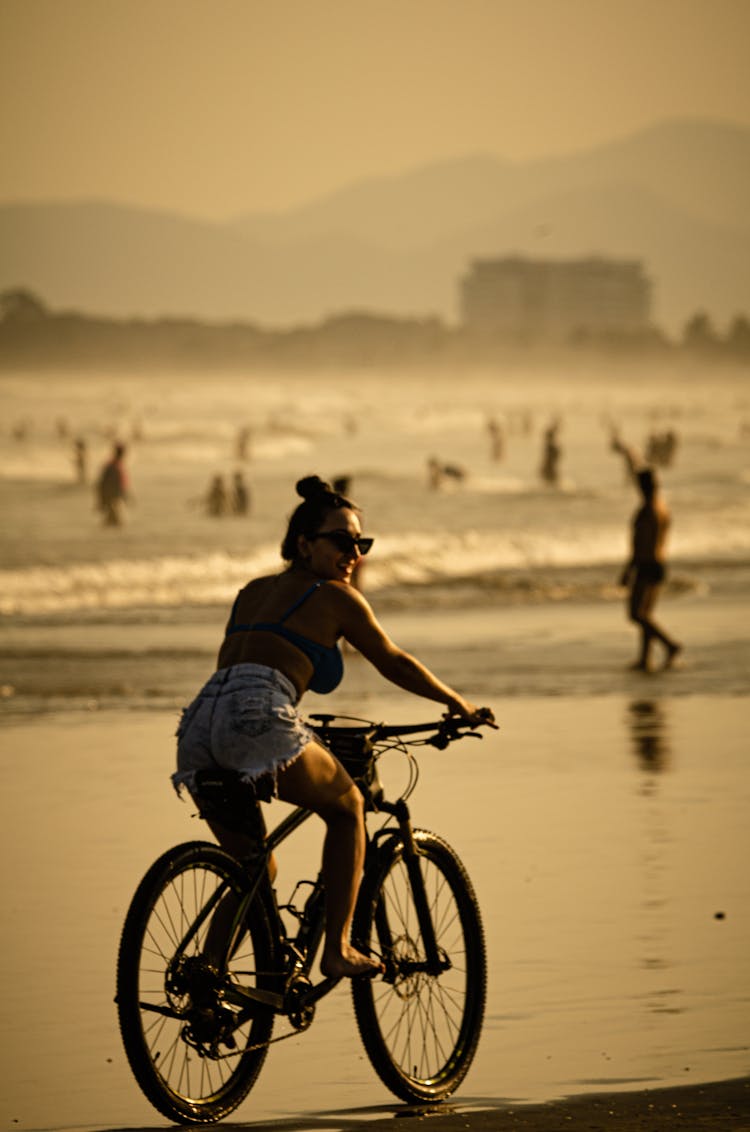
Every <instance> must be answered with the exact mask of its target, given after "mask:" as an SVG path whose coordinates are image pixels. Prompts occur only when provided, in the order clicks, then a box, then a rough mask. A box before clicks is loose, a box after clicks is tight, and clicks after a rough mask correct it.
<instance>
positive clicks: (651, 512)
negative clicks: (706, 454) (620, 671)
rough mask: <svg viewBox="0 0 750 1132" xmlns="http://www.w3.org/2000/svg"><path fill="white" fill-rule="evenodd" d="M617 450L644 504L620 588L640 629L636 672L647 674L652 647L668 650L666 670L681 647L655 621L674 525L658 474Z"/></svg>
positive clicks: (636, 520)
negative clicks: (656, 644)
mask: <svg viewBox="0 0 750 1132" xmlns="http://www.w3.org/2000/svg"><path fill="white" fill-rule="evenodd" d="M612 447H613V448H614V449H615V451H620V452H622V453H623V454H624V455H625V457H626V459H627V461H628V463H629V465H630V468H631V470H632V472H633V475H634V477H635V480H636V483H637V484H638V487H639V489H640V492H641V495H642V497H643V503H642V505H641V507H640V508H639V509H638V511H637V512H636V513H635V515H634V516H633V529H632V553H631V556H630V559H629V561H628V562H627V564H626V566H625V569H624V570H623V572H622V577H621V578H620V585H622V586H628V587H629V591H630V592H629V594H628V616H629V617H630V620H631V621H633V622H635V624H636V625H638V626H639V627H640V630H641V651H640V655H639V657H638V659H637V660H636V662H635V664H633V665H632V667H633V668H634V669H636V670H637V671H641V672H648V671H649V669H650V665H649V659H650V653H651V644H652V642H653V641H654V640H657V641H661V643H662V644H663V645H664V648H665V649H666V650H667V655H666V658H665V661H664V665H663V667H664V668H671V666H672V665H673V664H674V662H675V659H676V658H677V655H678V654H679V653H680V651H681V650H682V645H680V644H678V643H677V641H675V640H673V639H672V638H671V637H669V636H667V634H666V633H665V632H664V630H663V629H662V628H660V627H659V625H657V624H656V622H655V621H654V620H653V616H652V615H653V611H654V607H655V605H656V600H657V598H658V596H659V594H660V592H661V586H662V583H663V582H664V579H665V577H666V541H667V532H668V531H669V525H670V522H671V516H670V514H669V509H668V507H667V505H666V503H665V502H664V499H663V498H662V496H661V493H660V491H659V484H658V482H657V479H656V474H655V472H654V471H652V469H651V468H641V469H640V470H636V463H635V460H634V459H633V456H632V453H630V452H629V451H628V450H626V449H625V447H624V445H622V444H621V443H619V442H615V441H613V444H612Z"/></svg>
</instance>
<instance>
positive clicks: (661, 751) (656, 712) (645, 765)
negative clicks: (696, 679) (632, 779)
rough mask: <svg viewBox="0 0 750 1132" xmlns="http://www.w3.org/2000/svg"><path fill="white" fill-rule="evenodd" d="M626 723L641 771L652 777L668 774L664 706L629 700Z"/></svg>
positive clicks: (652, 702) (660, 702)
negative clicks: (647, 772)
mask: <svg viewBox="0 0 750 1132" xmlns="http://www.w3.org/2000/svg"><path fill="white" fill-rule="evenodd" d="M627 720H628V725H629V728H630V740H631V745H632V749H633V753H634V754H635V757H636V759H637V760H638V763H639V765H640V766H641V768H642V769H643V770H646V771H649V772H652V773H654V774H658V773H659V772H661V771H664V770H667V769H668V767H669V762H670V758H671V754H672V751H671V745H670V742H669V732H668V725H667V709H666V706H665V703H664V702H663V701H661V700H631V701H630V703H629V704H628V708H627Z"/></svg>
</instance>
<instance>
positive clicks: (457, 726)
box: [310, 708, 496, 750]
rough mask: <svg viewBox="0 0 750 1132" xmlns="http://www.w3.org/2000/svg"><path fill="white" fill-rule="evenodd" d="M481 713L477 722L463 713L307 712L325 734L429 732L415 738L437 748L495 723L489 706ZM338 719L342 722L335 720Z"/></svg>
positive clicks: (395, 736) (391, 736)
mask: <svg viewBox="0 0 750 1132" xmlns="http://www.w3.org/2000/svg"><path fill="white" fill-rule="evenodd" d="M480 714H484V716H485V718H480V719H478V720H477V721H476V722H470V721H469V720H467V719H464V718H463V717H462V716H443V718H442V719H438V720H430V722H428V723H376V722H374V721H372V720H367V719H358V718H356V717H353V716H346V715H333V714H328V713H323V712H316V713H315V714H313V715H311V716H310V719H312V720H315V722H316V723H319V724H320V729H321V731H322V732H323V733H324V734H332V733H333V734H335V735H340V736H344V735H346V736H351V737H352V738H354V737H355V736H362V737H364V736H365V735H366V736H367V737H368V738H369V739H370V741H371V742H373V743H375V742H378V741H379V740H381V739H400V738H401V737H403V736H406V735H414V736H416V735H430V736H431V737H428V738H425V739H422V740H418V742H420V743H424V744H426V745H427V746H431V747H437V748H438V750H445V748H446V747H447V746H448V744H449V743H451V742H453V740H454V739H461V738H463V737H464V736H473V737H474V738H476V739H481V738H482V736H481V735H480V734H479V732H478V731H477V728H478V727H495V726H496V724H494V723H493V722H492V714H491V712H490V711H489V709H488V708H485V709H483V711H482V713H480ZM338 719H340V720H343V721H344V722H343V723H340V724H338V723H334V721H335V720H338ZM332 725H333V726H332Z"/></svg>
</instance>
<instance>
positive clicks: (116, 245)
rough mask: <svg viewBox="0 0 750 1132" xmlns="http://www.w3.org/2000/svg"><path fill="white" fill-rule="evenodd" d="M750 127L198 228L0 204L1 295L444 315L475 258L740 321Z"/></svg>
mask: <svg viewBox="0 0 750 1132" xmlns="http://www.w3.org/2000/svg"><path fill="white" fill-rule="evenodd" d="M749 200H750V129H746V128H744V127H739V126H734V125H732V124H727V123H715V122H710V121H693V120H677V121H674V122H663V123H657V124H655V125H654V126H652V127H649V128H648V129H646V130H643V131H639V132H636V133H634V134H630V135H628V136H627V137H625V138H621V139H614V140H613V141H611V142H608V143H606V144H605V145H603V146H598V147H592V148H589V149H587V150H583V151H581V152H579V153H578V154H577V155H573V156H565V155H563V156H557V157H551V158H545V159H538V160H536V161H534V162H530V163H529V162H527V163H520V164H519V163H512V162H509V161H507V160H506V159H505V158H496V157H493V156H492V155H487V154H484V155H483V154H473V155H471V156H469V157H467V158H458V159H455V160H450V159H441V160H440V161H438V162H434V163H430V164H427V165H424V164H423V165H421V166H419V167H417V168H415V169H412V170H409V171H406V172H405V173H404V174H400V175H392V176H388V177H378V178H370V179H367V180H365V181H360V182H356V183H355V184H352V185H349V186H344V187H342V189H341V190H339V191H338V192H336V193H333V194H328V195H327V196H325V197H320V198H317V200H316V201H311V202H308V204H306V205H304V206H301V207H300V208H298V209H292V210H285V211H284V212H281V213H278V214H276V213H270V214H269V213H260V214H259V213H254V214H245V215H244V216H243V217H241V218H239V219H238V218H234V219H232V220H229V221H221V222H217V221H211V220H204V219H200V218H195V217H190V216H185V215H184V214H178V213H174V212H170V211H169V210H164V209H149V208H145V207H131V206H129V205H126V204H121V203H118V202H112V201H102V200H88V201H72V202H35V203H24V202H14V203H9V204H6V205H0V287H1V288H6V287H12V286H25V287H28V288H30V289H32V290H35V291H37V292H38V293H39V294H40V295H41V296H42V297H43V298H44V300H45V301H47V302H49V303H50V304H52V305H54V306H58V307H59V306H65V307H71V306H73V307H79V308H82V309H88V310H91V311H97V312H100V313H102V314H109V315H116V316H159V315H165V316H171V315H185V314H189V315H191V316H197V317H203V318H214V319H247V320H251V321H253V322H265V323H267V324H269V325H279V326H280V325H289V324H292V323H296V322H304V321H311V320H316V319H319V318H321V317H327V316H329V315H330V314H331V313H332V312H334V311H336V310H346V309H351V308H353V307H356V308H361V309H374V310H380V311H384V312H389V313H393V314H395V315H407V316H414V315H417V316H425V315H437V316H439V317H442V318H445V319H454V318H455V317H456V314H457V304H458V279H459V277H460V275H461V274H462V273H463V271H464V270H465V268H466V267H467V266H468V263H469V261H470V260H471V259H472V258H490V257H493V256H502V255H507V254H511V253H513V252H517V253H522V254H527V255H538V256H541V257H544V256H550V257H557V258H559V257H561V256H564V257H566V258H577V257H579V256H584V255H587V254H592V252H595V253H597V254H600V255H604V256H612V257H617V258H637V259H641V260H643V262H644V265H645V268H646V271H647V273H648V274H649V275H650V276H652V277H653V279H654V287H655V303H654V317H655V322H656V323H657V324H658V325H660V326H662V327H663V328H665V329H667V330H668V331H672V332H675V331H676V330H677V329H678V328H679V326H680V325H681V324H683V323H684V321H685V320H686V319H687V318H688V317H689V316H690V315H691V314H693V313H694V311H695V310H696V309H697V308H701V309H704V310H706V311H707V312H708V313H709V314H710V315H711V317H712V318H714V319H715V320H716V321H717V322H725V321H727V320H729V319H730V318H731V317H733V316H734V315H735V314H737V313H742V312H745V313H746V312H748V311H749V310H750V267H748V266H747V265H748V264H750V210H748V209H747V207H746V202H747V201H749Z"/></svg>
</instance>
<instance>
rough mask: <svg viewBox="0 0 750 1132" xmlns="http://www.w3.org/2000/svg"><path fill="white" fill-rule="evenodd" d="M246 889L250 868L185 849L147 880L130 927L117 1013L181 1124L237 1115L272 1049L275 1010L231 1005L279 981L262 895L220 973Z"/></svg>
mask: <svg viewBox="0 0 750 1132" xmlns="http://www.w3.org/2000/svg"><path fill="white" fill-rule="evenodd" d="M245 886H246V876H245V874H244V872H243V870H242V869H241V867H240V865H239V864H238V863H237V862H236V861H235V860H234V859H233V858H232V857H230V856H229V855H228V854H227V853H225V852H223V850H221V849H219V848H218V847H217V846H215V845H211V844H210V843H208V842H201V841H196V842H189V843H188V844H185V845H178V846H176V847H175V848H174V849H170V850H168V852H166V853H165V854H164V855H163V856H162V857H160V858H159V860H158V861H156V862H155V863H154V864H153V865H152V866H151V868H150V869H149V871H148V872H147V873H146V875H145V877H144V878H143V880H142V881H141V883H140V885H139V887H138V889H137V891H136V893H135V896H134V897H133V901H132V904H131V906H130V909H129V911H128V914H127V917H126V920H125V925H124V927H123V931H122V938H121V941H120V951H119V956H118V963H117V1008H118V1014H119V1020H120V1032H121V1034H122V1040H123V1044H124V1046H125V1052H126V1053H127V1057H128V1061H129V1062H130V1067H131V1069H132V1071H133V1074H134V1076H135V1078H136V1080H137V1082H138V1084H139V1085H140V1087H141V1089H142V1090H143V1092H144V1093H145V1095H146V1096H147V1097H148V1099H149V1100H150V1101H151V1103H152V1104H153V1105H154V1106H155V1108H157V1109H158V1110H159V1112H161V1113H163V1114H164V1115H165V1116H167V1117H169V1118H170V1119H171V1120H176V1121H179V1122H181V1123H193V1124H209V1123H212V1122H213V1121H216V1120H220V1119H221V1118H222V1117H224V1116H226V1115H227V1114H228V1113H230V1112H233V1111H234V1109H235V1108H236V1107H237V1106H238V1105H239V1104H240V1103H241V1101H243V1100H244V1098H245V1097H246V1096H247V1094H248V1092H249V1091H250V1089H251V1088H252V1086H253V1084H254V1082H255V1079H256V1078H257V1076H258V1074H259V1072H260V1070H261V1067H262V1065H263V1061H264V1060H265V1056H266V1052H267V1049H268V1041H269V1039H270V1037H271V1032H272V1029H273V1013H272V1011H271V1010H270V1009H269V1008H268V1007H261V1006H255V1005H254V1004H250V1005H249V1006H247V1007H245V1006H241V1007H238V1006H237V1005H236V1002H235V999H232V1004H231V1005H230V1004H229V1003H228V1002H227V999H226V990H227V988H228V987H263V986H265V987H269V986H271V985H272V983H273V974H272V972H273V944H272V934H271V929H270V925H269V922H268V916H267V914H266V911H265V909H264V906H263V903H262V901H261V900H260V899H259V898H258V897H256V899H254V900H253V902H252V904H251V905H250V908H249V911H248V915H247V917H246V920H245V922H244V925H243V929H242V930H241V932H240V934H239V938H237V939H236V942H235V944H234V946H233V949H232V953H231V955H230V957H229V959H228V961H227V962H226V964H225V965H224V967H223V969H219V968H218V966H217V957H218V956H220V955H221V953H222V950H226V947H225V942H226V940H227V935H228V930H229V927H230V925H231V923H232V920H233V918H234V913H235V912H236V910H237V908H238V906H239V901H240V899H241V898H242V895H243V893H244V891H245ZM235 998H236V996H235Z"/></svg>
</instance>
